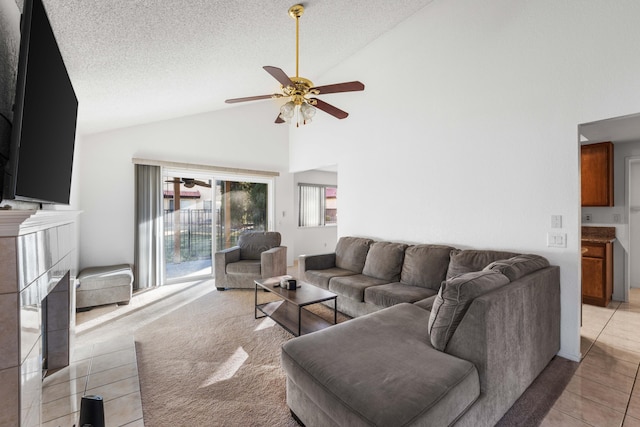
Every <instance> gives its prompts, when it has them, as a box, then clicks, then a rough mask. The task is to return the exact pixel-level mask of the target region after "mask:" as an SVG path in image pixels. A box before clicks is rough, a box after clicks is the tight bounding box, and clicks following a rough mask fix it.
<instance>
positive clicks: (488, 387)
mask: <svg viewBox="0 0 640 427" xmlns="http://www.w3.org/2000/svg"><path fill="white" fill-rule="evenodd" d="M365 241H368V242H369V243H368V244H369V247H370V248H371V249H373V248H374V247H375V246H376V243H378V242H373V241H371V240H369V239H361V238H342V239H341V242H339V244H338V247H337V248H336V253H335V254H334V255H329V256H327V255H323V256H320V257H319V258H320V259H323V260H324V266H326V267H327V268H325V269H311V268H309V267H318V266H319V265H321V263H320V262H319V261H318V259H315V257H311V256H307V257H304V260H303V261H302V262H301V266H300V274H301V275H302V272H303V271H305V273H306V274H305V275H304V276H303V277H304V280H305V281H307V282H310V283H314V282H312V281H317V282H319V283H321V284H324V286H327V287H328V288H329V289H330V290H332V291H334V292H336V291H337V290H340V291H341V292H342V293H341V294H339V296H338V301H340V300H341V299H342V300H343V304H342V305H341V304H340V303H339V304H338V306H339V307H342V308H344V307H347V308H348V309H351V310H352V313H353V314H355V317H356V318H354V319H352V320H350V321H348V322H344V323H341V324H339V325H336V326H332V327H331V328H327V329H324V330H322V331H319V332H317V333H313V334H309V335H305V336H302V337H299V338H295V339H293V340H290V341H289V342H287V343H285V344H284V345H283V347H282V364H283V368H284V370H285V373H286V376H287V404H288V405H289V408H290V409H291V411H292V413H293V414H295V416H296V417H297V418H299V419H300V420H301V421H302V422H303V423H304V424H305V425H306V426H308V427H311V426H339V425H349V426H360V425H362V426H364V425H367V426H370V425H380V426H387V425H394V426H396V425H397V426H414V425H415V426H421V425H423V426H448V425H456V426H458V425H459V426H492V425H494V424H495V423H496V422H497V421H498V420H499V419H500V418H501V417H502V415H504V413H505V412H506V411H507V410H508V409H509V408H510V407H511V406H512V405H513V403H514V402H515V401H516V400H517V398H518V397H519V396H520V395H521V394H522V393H523V392H524V390H526V388H527V387H528V386H529V385H530V384H531V382H532V381H533V380H534V379H535V378H536V377H537V376H538V374H539V373H540V372H541V371H542V370H543V369H544V367H545V366H546V365H547V364H548V363H549V361H550V360H551V359H552V358H553V357H554V356H555V354H556V353H557V352H558V350H559V347H560V275H559V268H558V267H557V266H550V265H549V263H548V261H547V260H546V259H545V258H543V257H540V256H536V255H519V254H513V253H510V252H499V251H477V250H458V249H454V248H450V247H447V246H440V245H435V246H434V245H413V246H411V245H404V257H403V258H402V263H401V264H400V270H399V281H398V282H391V283H386V284H384V283H378V282H379V281H380V280H382V279H381V277H382V275H381V274H380V273H381V272H380V271H375V269H374V268H373V266H372V265H370V266H369V268H365V266H366V264H367V262H370V261H369V259H368V258H369V255H368V252H369V251H367V253H365V254H364V261H363V258H362V256H363V254H362V252H364V251H362V249H361V247H362V245H363V243H364V242H365ZM386 243H390V242H386ZM401 246H403V244H392V245H389V244H385V245H378V249H380V250H381V252H386V251H391V252H397V251H398V249H399V248H400V247H401ZM414 248H417V249H414ZM445 251H446V252H447V256H446V257H445V256H444V253H445ZM374 255H375V258H377V257H378V256H379V255H380V254H379V253H377V254H376V252H374ZM345 256H346V257H347V259H349V260H350V262H345V260H344V257H345ZM332 257H335V258H336V261H334V263H333V265H332V263H331V258H332ZM341 257H342V258H343V259H342V260H340V258H341ZM420 257H422V258H420ZM373 259H374V258H372V259H371V260H373ZM417 259H421V260H422V262H423V263H420V262H417ZM436 259H439V260H440V261H441V263H442V264H441V263H438V262H436ZM358 260H359V261H360V262H361V264H358V262H357V261H358ZM387 261H389V259H387ZM427 261H430V262H427ZM407 262H408V265H406V266H405V264H407ZM424 262H426V264H425V263H424ZM359 265H362V269H361V271H358V268H357V267H359ZM426 265H428V266H429V268H426ZM346 266H349V267H350V268H354V267H356V268H355V269H349V268H344V267H346ZM378 266H380V265H378ZM387 266H388V267H389V268H390V269H391V270H394V271H398V265H397V264H396V262H395V261H394V262H390V263H388V264H387ZM303 269H305V270H303ZM345 270H348V271H349V272H350V273H349V272H347V271H345ZM388 272H389V271H388ZM388 272H387V273H388ZM333 273H338V275H336V276H331V274H333ZM365 273H369V274H372V273H373V274H375V275H374V276H369V275H368V274H365ZM409 273H413V275H411V274H409ZM362 275H364V276H368V278H367V279H364V280H362V281H360V282H359V283H360V285H359V286H358V287H357V291H353V292H350V293H349V292H347V291H345V290H344V288H341V286H346V285H345V283H348V282H345V281H344V279H345V278H351V282H350V283H357V281H358V280H359V278H358V276H362ZM328 276H330V277H328ZM371 277H373V278H374V279H376V280H371V279H370V278H371ZM440 277H442V281H441V283H440V284H439V285H438V289H437V290H434V289H433V287H435V282H436V281H437V279H438V278H440ZM335 278H337V279H340V280H339V281H335V280H336V279H335ZM391 279H394V278H393V277H391ZM334 283H338V284H340V285H333V284H334ZM374 283H375V284H374ZM332 285H333V286H332ZM390 285H393V286H390ZM409 286H415V287H419V288H421V289H425V290H429V291H431V292H433V295H431V296H428V297H426V298H422V299H418V298H420V297H421V296H422V294H420V292H418V293H416V294H410V292H407V291H405V289H407V290H409V291H412V289H411V288H405V287H409ZM376 288H382V290H381V291H379V292H374V290H376ZM394 288H397V289H400V291H399V294H398V295H399V296H397V297H396V296H395V295H394V294H393V289H394ZM361 289H364V290H363V291H362V292H361ZM367 295H369V297H367ZM372 295H386V297H385V298H380V297H379V298H378V299H377V300H376V299H373V298H372ZM403 299H406V300H409V301H402V300H403ZM344 300H347V303H346V304H344ZM410 300H415V301H410ZM385 305H386V307H384V306H385Z"/></svg>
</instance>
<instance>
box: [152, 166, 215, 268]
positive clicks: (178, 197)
mask: <svg viewBox="0 0 640 427" xmlns="http://www.w3.org/2000/svg"><path fill="white" fill-rule="evenodd" d="M163 178H164V179H163V197H164V221H163V224H164V262H165V278H166V279H167V280H168V281H171V280H172V279H177V278H185V277H198V276H211V275H212V271H213V270H212V265H213V264H212V226H213V216H214V211H213V206H214V191H213V188H212V187H213V186H212V182H213V181H212V179H211V178H210V177H206V176H196V175H193V174H191V175H189V176H185V173H183V172H181V171H171V170H167V171H165V174H164V177H163Z"/></svg>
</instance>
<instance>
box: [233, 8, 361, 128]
mask: <svg viewBox="0 0 640 427" xmlns="http://www.w3.org/2000/svg"><path fill="white" fill-rule="evenodd" d="M303 13H304V6H302V5H301V4H296V5H294V6H291V7H290V8H289V16H291V17H292V18H293V19H295V20H296V75H295V77H289V76H287V74H286V73H285V72H284V71H282V69H280V68H278V67H273V66H269V65H267V66H264V67H262V68H264V70H265V71H266V72H267V73H269V74H271V76H273V78H275V79H276V80H277V81H278V82H280V85H281V91H282V93H274V94H270V95H258V96H249V97H245V98H233V99H227V100H226V101H225V102H226V103H227V104H235V103H237V102H246V101H257V100H260V99H268V98H289V101H288V102H286V103H285V104H284V105H282V107H281V108H280V113H279V114H278V116H277V117H276V120H275V123H285V122H292V121H293V122H295V123H296V126H300V124H303V125H304V124H307V123H309V122H310V121H311V119H312V118H313V116H314V115H315V113H316V108H319V109H320V110H322V111H324V112H325V113H328V114H331V115H332V116H334V117H336V118H338V119H344V118H346V117H347V116H348V115H349V113H347V112H346V111H343V110H341V109H339V108H337V107H334V106H333V105H331V104H328V103H326V102H324V101H322V100H321V99H318V98H315V96H316V95H325V94H328V93H338V92H355V91H360V90H364V84H362V83H360V82H359V81H352V82H345V83H335V84H330V85H326V86H314V85H313V83H312V82H311V81H310V80H309V79H305V78H304V77H300V76H299V75H298V68H299V67H298V64H299V46H300V44H299V40H298V38H299V37H298V36H299V32H300V31H299V30H300V17H301V16H302V14H303Z"/></svg>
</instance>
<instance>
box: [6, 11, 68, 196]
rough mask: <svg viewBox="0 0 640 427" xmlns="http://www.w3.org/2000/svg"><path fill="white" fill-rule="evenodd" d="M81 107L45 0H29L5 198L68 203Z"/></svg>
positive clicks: (21, 48) (24, 26)
mask: <svg viewBox="0 0 640 427" xmlns="http://www.w3.org/2000/svg"><path fill="white" fill-rule="evenodd" d="M77 112H78V100H77V98H76V95H75V92H74V90H73V86H72V84H71V80H70V79H69V75H68V73H67V69H66V67H65V64H64V61H63V59H62V55H61V54H60V50H59V48H58V44H57V42H56V39H55V36H54V34H53V30H52V28H51V25H50V23H49V19H48V17H47V14H46V11H45V8H44V5H43V4H42V0H25V2H24V14H23V17H22V33H21V40H20V56H19V59H18V74H17V84H16V97H15V106H14V118H13V125H12V126H13V127H12V134H11V147H10V152H9V156H10V157H9V163H8V166H7V167H6V168H5V172H6V173H5V177H4V191H3V198H5V199H17V200H26V201H35V202H44V203H61V204H68V203H69V195H70V190H71V171H72V167H73V150H74V145H75V134H76V119H77Z"/></svg>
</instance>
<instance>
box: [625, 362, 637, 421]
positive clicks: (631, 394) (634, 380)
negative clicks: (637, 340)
mask: <svg viewBox="0 0 640 427" xmlns="http://www.w3.org/2000/svg"><path fill="white" fill-rule="evenodd" d="M638 373H640V365H638V367H637V368H636V377H635V378H634V379H633V385H632V386H631V393H630V394H629V400H627V408H626V409H625V411H624V416H625V418H626V417H627V413H628V412H629V405H631V397H632V396H633V390H635V388H636V383H637V382H638ZM632 418H633V417H632Z"/></svg>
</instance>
